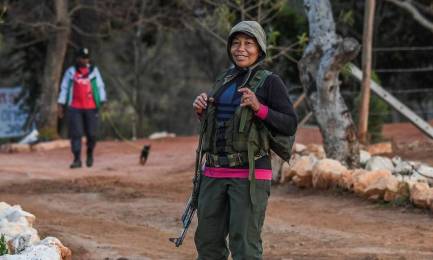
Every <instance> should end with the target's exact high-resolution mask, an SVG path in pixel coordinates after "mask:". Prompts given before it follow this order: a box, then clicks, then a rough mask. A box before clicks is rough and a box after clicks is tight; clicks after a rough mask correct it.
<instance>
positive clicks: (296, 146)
mask: <svg viewBox="0 0 433 260" xmlns="http://www.w3.org/2000/svg"><path fill="white" fill-rule="evenodd" d="M306 150H307V147H306V146H305V145H303V144H298V143H295V144H294V145H293V148H292V151H293V152H294V153H297V154H303V153H304V152H305V151H306Z"/></svg>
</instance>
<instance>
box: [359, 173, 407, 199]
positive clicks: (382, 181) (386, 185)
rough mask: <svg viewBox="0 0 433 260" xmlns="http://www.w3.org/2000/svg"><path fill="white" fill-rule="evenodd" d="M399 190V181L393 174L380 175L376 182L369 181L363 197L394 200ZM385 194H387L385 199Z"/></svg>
mask: <svg viewBox="0 0 433 260" xmlns="http://www.w3.org/2000/svg"><path fill="white" fill-rule="evenodd" d="M398 191H399V181H398V180H397V179H396V178H395V177H394V176H392V175H386V176H381V177H379V178H378V179H377V180H376V181H375V182H372V183H369V184H368V185H367V186H366V187H365V189H364V194H363V195H362V196H363V197H366V198H368V199H370V200H381V199H383V200H388V201H390V200H393V199H394V197H395V198H396V197H397V194H398ZM385 194H387V196H386V199H385Z"/></svg>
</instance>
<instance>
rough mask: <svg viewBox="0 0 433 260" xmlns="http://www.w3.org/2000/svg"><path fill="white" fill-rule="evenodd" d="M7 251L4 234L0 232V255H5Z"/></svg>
mask: <svg viewBox="0 0 433 260" xmlns="http://www.w3.org/2000/svg"><path fill="white" fill-rule="evenodd" d="M8 253H9V250H8V246H7V244H6V238H5V235H4V234H2V235H1V237H0V255H7V254H8Z"/></svg>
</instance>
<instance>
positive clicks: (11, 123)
mask: <svg viewBox="0 0 433 260" xmlns="http://www.w3.org/2000/svg"><path fill="white" fill-rule="evenodd" d="M20 92H21V87H14V88H0V138H2V137H3V138H4V137H18V136H22V135H24V134H25V131H24V130H23V126H24V123H25V121H26V118H27V114H26V113H25V112H24V111H22V110H21V109H20V103H21V102H19V103H17V102H16V99H17V97H18V96H19V94H20Z"/></svg>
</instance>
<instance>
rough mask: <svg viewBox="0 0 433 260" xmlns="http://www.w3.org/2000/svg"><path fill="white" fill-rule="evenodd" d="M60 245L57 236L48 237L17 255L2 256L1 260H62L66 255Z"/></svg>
mask: <svg viewBox="0 0 433 260" xmlns="http://www.w3.org/2000/svg"><path fill="white" fill-rule="evenodd" d="M59 245H61V243H60V241H59V240H58V239H57V238H53V237H47V238H45V239H44V240H42V241H40V242H39V243H37V244H35V245H33V246H30V247H27V248H26V249H24V250H23V251H22V252H20V253H19V254H17V255H3V256H0V260H62V259H63V258H64V257H63V256H62V249H61V248H60V247H59ZM62 246H63V245H62ZM69 252H70V250H69ZM69 255H70V254H69Z"/></svg>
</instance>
